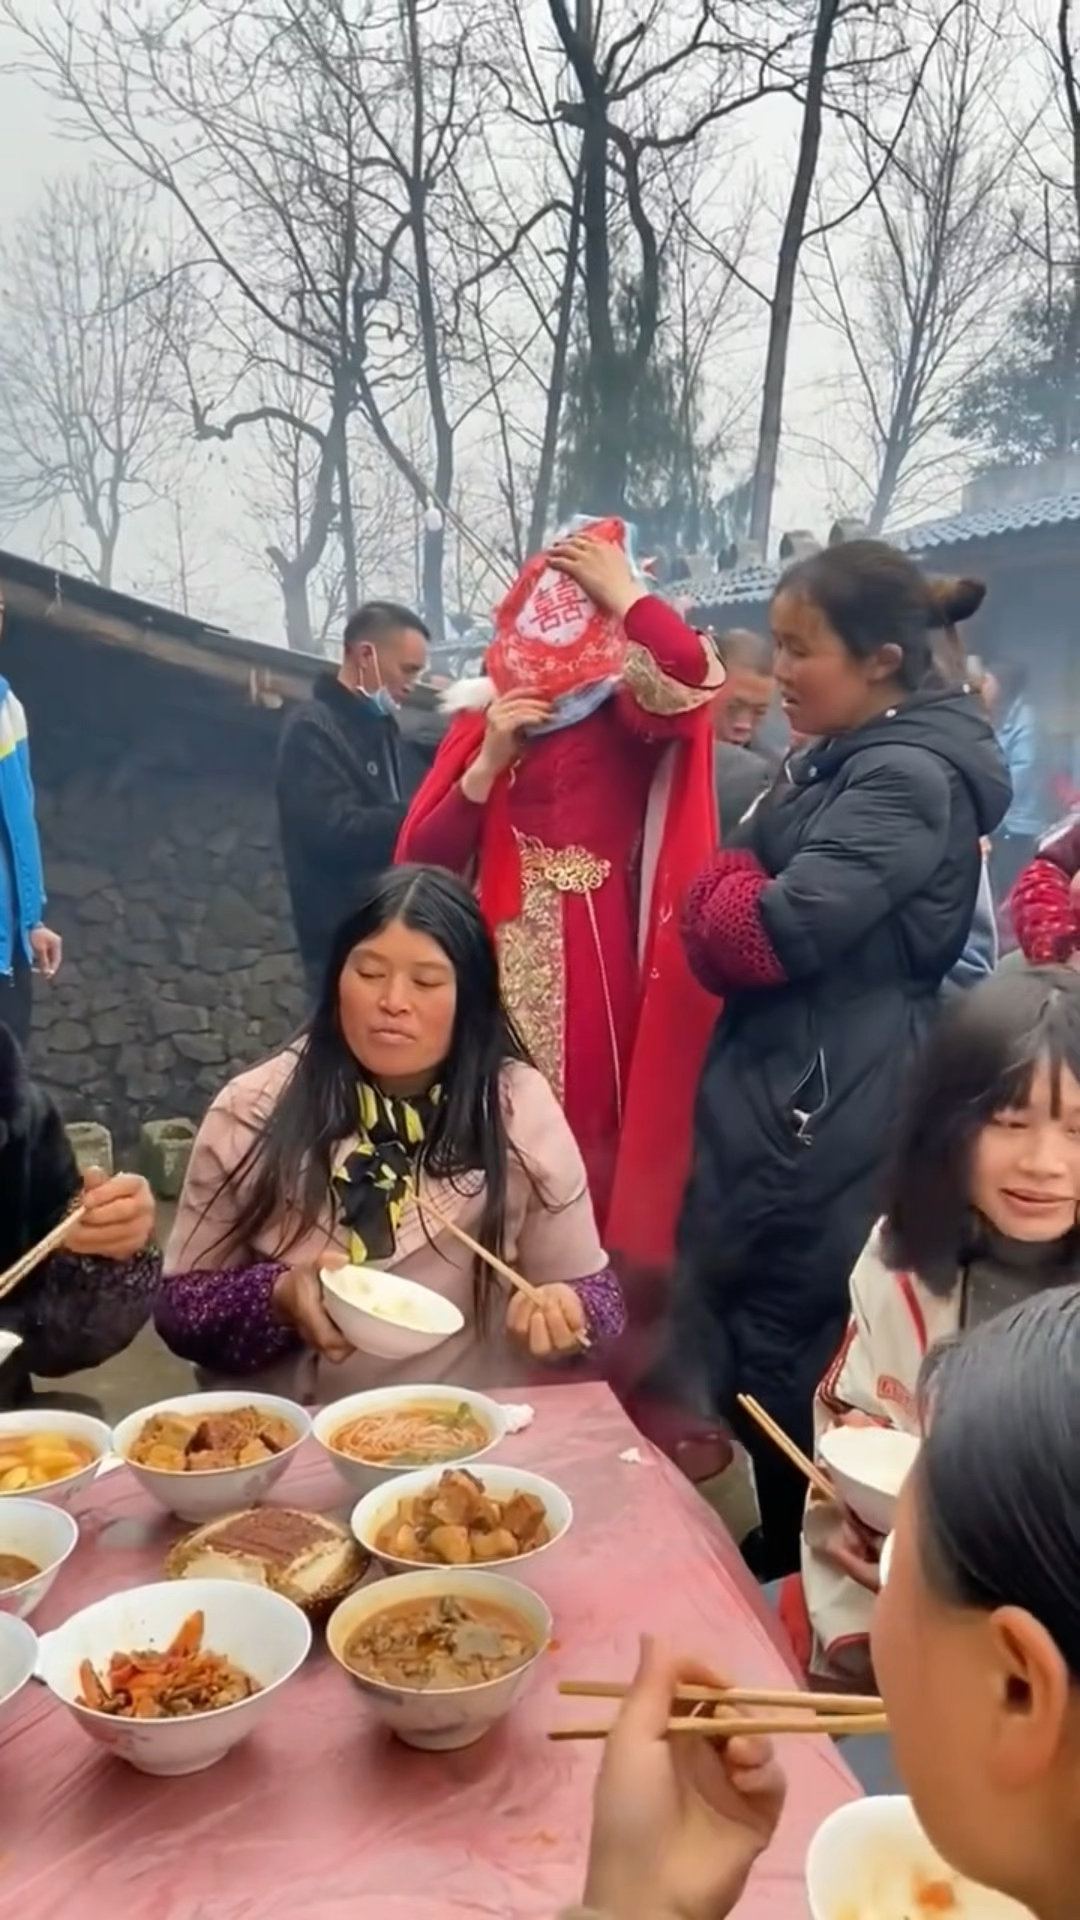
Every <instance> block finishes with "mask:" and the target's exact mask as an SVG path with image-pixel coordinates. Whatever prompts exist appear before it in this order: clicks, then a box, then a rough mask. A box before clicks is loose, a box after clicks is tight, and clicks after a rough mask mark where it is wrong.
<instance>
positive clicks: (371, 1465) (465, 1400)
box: [311, 1383, 506, 1495]
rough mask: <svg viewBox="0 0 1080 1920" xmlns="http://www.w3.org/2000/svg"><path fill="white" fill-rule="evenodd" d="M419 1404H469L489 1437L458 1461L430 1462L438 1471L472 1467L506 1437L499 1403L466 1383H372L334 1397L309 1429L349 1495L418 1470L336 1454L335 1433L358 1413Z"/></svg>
mask: <svg viewBox="0 0 1080 1920" xmlns="http://www.w3.org/2000/svg"><path fill="white" fill-rule="evenodd" d="M418 1403H421V1404H423V1405H424V1406H428V1407H430V1406H445V1407H468V1408H470V1410H471V1411H472V1412H473V1413H474V1414H475V1415H476V1417H477V1419H478V1420H480V1421H481V1422H482V1423H483V1425H484V1426H485V1427H486V1428H487V1431H488V1432H489V1433H490V1435H491V1438H490V1440H489V1441H488V1444H487V1446H485V1447H478V1448H477V1450H476V1452H475V1453H470V1454H468V1455H464V1456H463V1457H462V1458H461V1459H460V1460H443V1461H441V1462H438V1463H436V1462H434V1461H433V1462H432V1465H433V1466H435V1465H436V1464H437V1465H438V1468H439V1471H440V1472H441V1471H442V1469H443V1467H467V1466H472V1464H473V1462H474V1461H476V1460H481V1459H483V1457H484V1455H485V1454H488V1453H490V1452H491V1450H492V1448H493V1447H497V1446H498V1444H499V1442H500V1440H502V1439H504V1438H505V1435H506V1415H505V1413H504V1412H503V1410H502V1408H501V1407H500V1406H499V1404H498V1401H496V1400H489V1399H488V1398H487V1396H486V1394H483V1393H472V1392H471V1391H470V1390H469V1388H468V1387H425V1386H421V1385H420V1384H419V1383H417V1385H416V1386H406V1387H373V1388H371V1389H370V1390H369V1391H368V1392H367V1393H351V1394H347V1395H346V1397H345V1399H344V1400H334V1401H332V1402H331V1404H330V1405H329V1406H328V1407H323V1408H322V1410H321V1411H320V1412H319V1413H317V1414H316V1415H315V1418H314V1420H313V1422H312V1426H311V1431H312V1434H313V1436H314V1438H315V1439H316V1440H317V1441H318V1444H319V1446H320V1447H322V1448H323V1449H324V1451H325V1452H326V1454H327V1455H328V1457H329V1458H330V1459H331V1460H332V1461H333V1463H334V1465H335V1467H336V1468H337V1471H338V1473H339V1474H340V1475H341V1478H342V1479H343V1480H344V1482H345V1485H346V1486H347V1487H348V1488H349V1491H350V1492H351V1493H352V1494H354V1495H359V1494H362V1493H370V1492H371V1489H372V1488H373V1487H381V1486H382V1485H383V1483H384V1481H387V1480H400V1479H401V1478H402V1476H403V1475H404V1474H407V1473H415V1472H416V1471H417V1469H416V1468H415V1467H387V1466H383V1465H382V1464H381V1463H378V1462H375V1461H368V1460H353V1459H351V1458H350V1456H349V1455H348V1454H347V1453H338V1452H337V1451H336V1449H335V1448H334V1447H333V1446H332V1445H331V1440H332V1437H333V1435H334V1434H335V1433H336V1432H337V1431H338V1429H339V1428H340V1427H343V1426H344V1425H345V1423H346V1421H349V1420H358V1419H359V1418H360V1416H361V1415H362V1414H365V1413H390V1412H393V1411H394V1410H395V1409H396V1408H399V1407H408V1406H414V1405H416V1404H418ZM423 1471H425V1472H426V1471H427V1469H426V1468H424V1469H423Z"/></svg>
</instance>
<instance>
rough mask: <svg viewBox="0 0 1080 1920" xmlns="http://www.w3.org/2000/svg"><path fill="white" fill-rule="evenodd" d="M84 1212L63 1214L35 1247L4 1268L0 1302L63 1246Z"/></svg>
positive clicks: (28, 1249)
mask: <svg viewBox="0 0 1080 1920" xmlns="http://www.w3.org/2000/svg"><path fill="white" fill-rule="evenodd" d="M85 1212H86V1209H85V1207H73V1208H72V1210H71V1212H70V1213H67V1214H65V1215H64V1218H63V1219H62V1220H59V1221H58V1222H57V1224H56V1226H55V1227H53V1228H52V1229H51V1231H50V1232H49V1233H46V1234H43V1235H42V1237H41V1239H40V1240H39V1241H38V1242H37V1244H36V1246H33V1247H28V1248H27V1250H26V1252H25V1253H21V1254H20V1255H19V1258H18V1259H17V1260H13V1261H12V1263H11V1265H10V1267H6V1268H5V1269H4V1272H3V1273H0V1300H6V1298H7V1296H8V1294H9V1293H14V1291H15V1289H16V1287H17V1286H18V1285H19V1284H20V1282H21V1281H23V1280H25V1279H26V1276H27V1274H28V1273H32V1272H33V1270H34V1268H35V1267H38V1266H40V1265H41V1262H42V1261H43V1260H47V1259H48V1257H49V1255H50V1253H55V1252H56V1250H57V1248H58V1247H62V1246H63V1244H64V1241H65V1240H66V1239H67V1238H68V1235H69V1234H72V1233H74V1231H75V1229H76V1227H77V1226H78V1224H79V1222H80V1220H81V1219H82V1218H83V1215H84V1213H85Z"/></svg>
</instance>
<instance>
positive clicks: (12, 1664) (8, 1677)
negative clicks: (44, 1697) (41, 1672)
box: [0, 1613, 38, 1712]
mask: <svg viewBox="0 0 1080 1920" xmlns="http://www.w3.org/2000/svg"><path fill="white" fill-rule="evenodd" d="M37 1660H38V1637H37V1634H36V1633H35V1632H34V1629H33V1627H28V1626H27V1624H26V1621H25V1620H19V1619H17V1618H16V1616H15V1615H14V1614H13V1613H0V1712H2V1711H3V1709H4V1708H5V1707H6V1706H8V1705H9V1704H10V1702H11V1701H12V1700H14V1698H15V1695H16V1694H17V1693H21V1692H22V1690H23V1688H24V1687H25V1686H26V1684H27V1682H28V1681H29V1680H32V1679H33V1677H34V1671H35V1668H36V1667H37Z"/></svg>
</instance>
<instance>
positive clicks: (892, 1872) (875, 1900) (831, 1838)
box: [806, 1794, 1031, 1920]
mask: <svg viewBox="0 0 1080 1920" xmlns="http://www.w3.org/2000/svg"><path fill="white" fill-rule="evenodd" d="M928 1884H930V1885H933V1886H935V1887H937V1886H939V1885H940V1886H942V1887H946V1888H948V1890H949V1893H950V1894H951V1895H952V1899H953V1901H954V1902H955V1904H950V1905H949V1906H948V1910H947V1920H1031V1916H1030V1915H1029V1914H1028V1912H1027V1908H1026V1907H1022V1906H1020V1905H1019V1904H1018V1903H1017V1902H1016V1901H1015V1900H1008V1899H1006V1897H1005V1895H1004V1894H1000V1893H992V1892H991V1891H990V1889H989V1888H988V1887H980V1886H978V1885H977V1884H976V1883H975V1881H973V1880H965V1879H964V1877H963V1875H962V1874H959V1873H954V1872H953V1870H952V1868H951V1867H948V1866H946V1864H945V1862H944V1860H943V1859H942V1858H941V1855H940V1854H939V1853H938V1852H937V1851H936V1849H935V1848H934V1847H932V1846H931V1844H930V1842H929V1840H928V1839H927V1837H926V1835H925V1833H924V1832H923V1830H922V1827H921V1826H920V1824H919V1821H918V1819H917V1817H916V1814H915V1809H914V1807H913V1806H912V1804H911V1801H910V1800H909V1799H908V1798H907V1797H906V1795H904V1794H882V1795H880V1796H878V1797H876V1798H871V1799H867V1800H853V1801H852V1802H851V1803H850V1805H848V1806H846V1807H837V1809H836V1811H835V1812H834V1813H830V1814H829V1816H828V1818H827V1819H826V1820H824V1821H823V1822H822V1824H821V1826H820V1827H819V1828H818V1830H817V1832H816V1833H815V1835H814V1837H813V1839H812V1840H811V1842H810V1847H809V1851H808V1853H807V1856H806V1891H807V1896H808V1900H809V1906H810V1913H811V1916H812V1920H920V1917H921V1920H942V1916H943V1905H939V1904H938V1903H936V1902H935V1903H930V1902H927V1903H926V1904H922V1903H920V1901H919V1898H918V1892H919V1888H920V1887H925V1886H926V1885H928Z"/></svg>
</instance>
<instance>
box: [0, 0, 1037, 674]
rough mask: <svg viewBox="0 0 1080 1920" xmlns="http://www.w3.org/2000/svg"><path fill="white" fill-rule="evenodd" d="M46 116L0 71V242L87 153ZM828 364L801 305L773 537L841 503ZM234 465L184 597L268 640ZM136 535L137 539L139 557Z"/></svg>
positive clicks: (743, 367) (777, 177)
mask: <svg viewBox="0 0 1080 1920" xmlns="http://www.w3.org/2000/svg"><path fill="white" fill-rule="evenodd" d="M83 4H85V6H86V8H87V11H88V12H95V11H96V10H97V0H83ZM26 5H27V7H28V8H30V7H32V6H42V10H43V11H44V5H43V0H26ZM1051 7H1052V0H1038V8H1039V12H1040V14H1042V13H1045V12H1047V11H1048V10H1049V9H1050V8H1051ZM14 47H15V38H14V36H13V34H12V32H11V29H10V28H8V27H7V26H6V25H5V24H4V23H2V22H0V65H2V63H3V61H4V60H5V58H9V57H10V55H11V53H12V52H13V50H14ZM1031 80H1032V89H1033V90H1034V88H1035V85H1036V80H1037V74H1036V71H1035V63H1034V61H1033V63H1032V76H1031ZM51 115H52V109H51V103H50V102H49V100H48V99H47V98H46V97H45V96H44V95H43V94H40V93H39V92H38V91H37V90H36V89H35V88H34V86H33V85H32V84H31V83H30V82H29V81H27V80H25V79H23V78H20V77H18V76H17V75H15V74H12V73H11V72H10V71H8V72H4V71H0V238H2V235H3V231H4V230H5V229H7V228H8V227H9V225H10V223H11V222H12V221H13V220H15V219H17V218H18V217H19V216H20V215H24V214H26V213H27V212H29V211H30V210H31V209H32V207H33V204H34V201H35V197H36V195H37V193H38V191H39V190H40V187H41V185H42V183H43V181H44V180H46V179H47V178H48V177H49V175H50V174H54V173H56V172H58V171H61V170H66V169H69V168H78V167H80V166H85V165H87V164H89V158H90V152H91V150H90V149H89V148H88V147H83V146H79V145H76V144H74V143H72V142H69V141H66V140H64V139H62V138H61V137H60V136H59V135H58V134H57V133H56V131H55V127H54V125H53V123H52V118H51ZM744 125H745V131H744V135H743V138H744V151H743V155H742V159H741V162H740V164H741V166H742V167H743V168H745V169H746V170H747V173H748V174H749V172H750V171H751V170H754V171H756V172H757V173H758V175H759V177H760V178H761V180H762V182H763V187H764V191H765V194H766V195H767V197H768V200H769V202H770V204H775V205H776V206H779V205H780V203H781V201H782V198H783V196H784V193H785V191H786V184H787V178H788V163H787V160H786V159H785V162H784V164H781V163H780V162H779V161H778V159H777V157H776V156H777V155H778V153H785V155H790V152H791V147H792V138H793V129H794V122H793V119H792V117H791V116H790V115H789V114H788V112H787V110H786V106H785V104H784V103H779V104H774V103H772V102H768V103H765V104H763V105H762V106H760V107H757V108H755V109H753V111H752V114H751V115H750V116H748V117H747V119H746V121H745V123H744ZM753 266H754V267H755V269H756V271H757V273H758V274H760V277H761V278H762V280H767V278H768V274H769V266H770V263H769V261H768V259H767V258H766V257H765V256H764V255H762V257H760V258H759V259H757V260H756V261H755V262H753ZM763 351H764V331H763V325H762V316H761V315H760V314H759V313H755V312H754V311H753V310H752V309H751V310H750V311H749V312H748V315H747V321H746V330H745V336H744V346H743V350H742V351H741V352H740V353H739V358H738V373H737V375H736V378H737V379H738V380H740V381H741V380H742V379H743V378H745V380H746V382H747V391H748V394H749V396H750V402H751V404H750V406H749V408H748V414H749V416H750V417H751V419H752V420H753V419H754V417H755V416H756V404H757V387H758V381H759V378H760V371H761V365H762V360H763ZM839 365H840V362H839V358H838V353H837V349H836V346H835V343H834V342H833V340H832V338H831V337H830V336H829V335H828V334H827V333H826V332H825V330H824V329H823V328H822V327H821V326H820V325H818V324H816V323H815V322H814V321H813V320H812V319H811V318H810V317H808V315H807V312H806V308H805V304H804V305H803V306H802V308H801V310H800V311H799V312H798V313H797V321H796V329H795V335H794V340H793V347H792V352H791V356H790V361H789V376H788V398H787V407H786V416H785V429H786V433H787V436H788V437H787V439H786V442H785V447H784V452H783V459H782V468H781V477H780V486H779V494H778V498H777V503H776V508H775V511H774V515H773V527H774V536H775V534H776V533H778V532H779V531H781V530H782V529H783V528H785V527H790V526H809V527H811V528H813V529H815V530H817V531H820V530H821V529H822V528H823V527H824V525H825V523H826V521H827V519H828V516H829V515H830V512H831V511H832V510H834V509H835V508H836V507H838V506H840V507H842V506H843V505H845V504H846V503H845V502H844V501H843V498H842V489H843V478H842V475H841V474H840V473H839V472H838V471H837V470H836V469H835V467H833V468H832V470H830V462H829V461H828V459H827V457H825V456H823V455H822V454H821V453H820V452H817V451H815V450H814V447H813V442H814V440H815V437H816V435H817V434H818V433H819V432H822V433H824V432H827V423H826V422H825V421H823V408H824V409H825V411H826V413H827V411H828V408H829V406H830V398H829V396H830V390H831V391H832V392H833V394H835V381H836V379H837V376H838V371H839ZM237 461H239V462H240V463H241V464H242V462H243V454H242V451H241V452H237V453H234V452H232V451H231V450H230V454H229V458H228V460H227V461H225V462H220V461H219V462H218V465H217V467H216V469H215V471H214V472H213V473H211V474H210V475H209V477H208V478H207V480H206V481H205V482H203V480H202V479H200V482H199V489H198V491H199V497H200V499H201V502H202V506H203V509H204V518H203V524H202V525H201V526H199V527H197V529H196V530H195V535H194V540H195V545H196V546H197V549H198V554H199V564H198V568H197V578H196V581H195V584H194V586H193V589H192V598H193V601H194V602H195V604H194V605H193V608H192V610H193V611H198V612H201V613H203V614H205V615H206V616H208V617H211V618H214V619H216V620H218V621H219V622H220V623H221V624H223V625H230V626H232V627H234V629H236V630H238V631H248V632H251V633H258V634H259V635H260V636H261V637H265V638H267V639H280V638H281V626H280V608H279V604H278V600H277V595H276V590H275V588H274V585H273V583H272V582H271V581H270V580H269V578H267V577H264V576H263V575H262V574H261V573H260V571H259V568H258V566H257V564H256V562H255V561H254V559H252V560H249V561H244V560H238V556H237V552H236V548H235V544H234V543H233V542H232V541H230V540H228V539H227V538H226V537H225V530H226V529H231V528H233V527H235V526H236V525H237V524H238V522H239V521H240V520H242V518H243V508H242V504H241V503H239V502H238V501H237V500H236V498H235V496H234V494H233V493H232V490H231V487H230V478H231V475H230V462H233V463H235V462H237ZM959 477H960V475H959V470H957V472H956V474H955V475H952V474H949V475H947V476H946V478H945V480H944V482H943V485H941V486H938V487H937V488H936V489H934V490H933V498H932V499H928V500H927V502H926V507H927V509H928V511H930V512H936V511H938V510H939V508H941V507H942V506H944V508H945V509H946V510H947V507H948V506H949V505H950V504H951V498H950V495H951V496H952V497H955V492H956V486H955V484H954V482H955V483H958V481H959ZM911 517H912V515H911V514H910V513H908V514H906V515H905V518H907V519H910V518H911ZM919 517H922V516H921V515H920V516H919ZM170 537H171V536H170V535H169V532H168V529H167V528H164V523H163V522H161V521H160V519H159V520H155V521H153V523H151V522H150V516H149V515H147V516H145V517H144V518H143V519H142V520H140V522H139V525H138V528H137V529H136V528H134V527H133V528H132V529H131V531H130V534H129V536H127V538H128V539H129V541H130V544H129V545H128V546H127V550H126V552H125V555H124V560H123V567H122V571H123V574H124V576H125V577H124V581H123V584H129V582H130V583H132V584H135V585H136V586H138V587H142V588H143V589H144V590H145V587H146V584H147V582H148V581H150V580H152V579H153V577H154V573H155V566H157V567H158V568H160V558H159V556H160V552H161V543H162V540H163V539H165V540H166V542H167V541H168V539H169V538H170ZM35 539H36V540H37V544H38V547H40V534H39V533H38V532H37V530H36V529H34V528H33V527H24V528H23V529H20V532H19V536H18V537H17V538H16V539H14V540H13V541H12V544H15V545H17V546H19V547H20V549H21V550H23V551H28V552H33V551H34V550H35ZM140 542H144V543H145V552H144V551H143V550H142V548H141V546H140ZM380 584H388V583H380ZM395 584H400V585H401V586H403V587H405V588H407V585H408V583H407V582H400V583H395Z"/></svg>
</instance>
